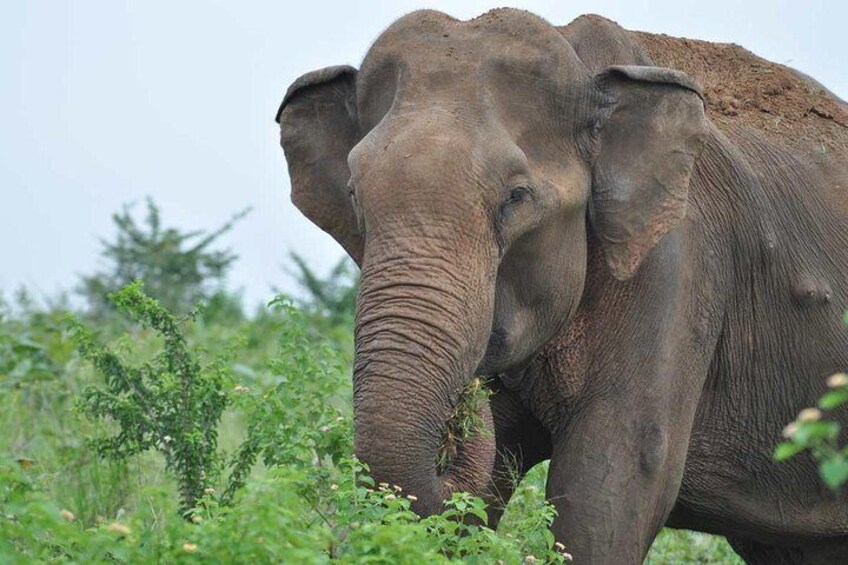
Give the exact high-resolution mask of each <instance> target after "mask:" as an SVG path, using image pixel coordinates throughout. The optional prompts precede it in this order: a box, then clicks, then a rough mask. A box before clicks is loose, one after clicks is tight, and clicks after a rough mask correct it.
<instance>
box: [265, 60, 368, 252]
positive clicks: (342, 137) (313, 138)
mask: <svg viewBox="0 0 848 565" xmlns="http://www.w3.org/2000/svg"><path fill="white" fill-rule="evenodd" d="M277 122H279V124H280V144H281V145H282V146H283V151H284V152H285V154H286V161H287V162H288V165H289V177H290V178H291V187H292V192H291V199H292V202H293V203H294V205H295V206H297V207H298V209H299V210H300V211H301V212H303V214H304V215H305V216H306V217H307V218H309V219H310V220H311V221H312V222H313V223H314V224H315V225H317V226H318V227H319V228H321V229H322V230H324V231H325V232H327V233H329V234H330V235H332V236H333V237H334V238H335V239H336V241H338V242H339V243H340V244H341V245H342V247H344V249H345V251H347V253H348V254H349V255H350V256H351V257H352V258H353V260H354V261H356V263H357V264H358V265H359V264H361V263H362V253H363V237H362V234H361V233H360V231H359V227H358V225H357V220H356V214H355V212H354V209H353V206H352V204H351V200H350V197H349V195H348V188H347V183H348V179H349V178H350V169H349V168H348V165H347V155H348V153H349V152H350V150H351V149H352V148H353V146H354V145H356V143H358V142H359V140H360V138H361V137H362V136H361V135H360V133H359V126H358V124H357V117H356V69H354V68H353V67H348V66H337V67H327V68H325V69H320V70H317V71H313V72H311V73H307V74H305V75H303V76H302V77H300V78H298V79H297V80H296V81H294V83H292V85H291V86H290V87H289V89H288V91H287V92H286V95H285V97H284V98H283V102H282V104H280V109H279V111H278V112H277Z"/></svg>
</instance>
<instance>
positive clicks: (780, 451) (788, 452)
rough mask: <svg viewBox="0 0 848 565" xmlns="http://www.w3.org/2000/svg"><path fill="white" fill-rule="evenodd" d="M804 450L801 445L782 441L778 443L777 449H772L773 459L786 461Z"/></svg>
mask: <svg viewBox="0 0 848 565" xmlns="http://www.w3.org/2000/svg"><path fill="white" fill-rule="evenodd" d="M803 450H804V446H803V445H799V444H797V443H792V442H788V441H787V442H783V443H781V444H778V446H777V449H775V450H774V460H775V461H786V460H787V459H789V458H790V457H793V456H795V455H797V454H798V453H800V452H801V451H803Z"/></svg>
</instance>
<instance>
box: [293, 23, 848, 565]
mask: <svg viewBox="0 0 848 565" xmlns="http://www.w3.org/2000/svg"><path fill="white" fill-rule="evenodd" d="M650 64H651V63H650V60H649V59H648V58H647V56H646V55H645V54H644V53H643V52H642V51H641V50H640V49H639V47H638V46H637V45H636V44H635V43H634V42H633V40H632V39H631V38H630V36H629V34H628V33H627V32H626V31H624V30H622V29H621V28H619V27H618V26H616V25H615V24H612V23H611V22H608V21H606V20H603V19H601V18H598V17H583V18H579V19H578V20H575V22H572V23H571V24H570V25H568V26H566V27H564V28H556V27H554V26H552V25H550V24H548V23H547V22H545V21H543V20H541V19H539V18H537V17H535V16H533V15H531V14H528V13H524V12H519V11H515V10H498V11H495V12H490V13H489V14H486V15H485V16H482V17H480V18H477V19H475V20H472V21H468V22H459V21H456V20H454V19H452V18H450V17H448V16H446V15H444V14H441V13H438V12H432V11H423V12H416V13H413V14H411V15H409V16H406V17H403V18H401V19H400V20H398V21H397V22H395V23H394V24H393V25H392V26H391V27H390V28H389V29H387V30H386V31H385V32H384V33H383V34H382V35H381V36H380V37H379V38H378V39H377V41H376V42H375V43H374V45H373V46H372V48H371V50H370V51H369V52H368V54H367V56H366V57H365V60H364V61H363V63H362V65H361V68H360V69H359V70H358V71H357V70H356V69H354V68H351V67H330V68H327V69H322V70H319V71H316V72H313V73H309V74H307V75H305V76H303V77H301V78H299V79H298V80H297V81H296V82H295V83H294V84H293V85H292V86H291V87H290V88H289V91H288V92H287V93H286V96H285V100H284V101H283V104H282V106H281V109H280V114H279V115H278V119H279V121H280V125H281V132H282V133H281V136H282V145H283V148H284V150H285V154H286V159H287V161H288V165H289V173H290V176H291V180H292V200H293V201H294V203H295V204H296V205H297V206H298V207H299V208H300V209H301V210H302V211H303V212H304V214H306V215H307V216H308V217H309V218H310V219H311V220H312V221H313V222H314V223H315V224H317V225H318V226H319V227H321V228H322V229H324V230H326V231H327V232H329V233H330V234H332V235H333V236H334V237H335V238H336V239H337V240H338V241H339V243H341V245H343V246H344V248H345V249H346V250H347V252H348V253H349V254H350V255H351V256H352V257H353V258H354V259H355V260H356V262H357V263H358V264H359V265H360V266H361V269H362V290H361V294H360V295H359V298H358V302H357V317H356V335H355V338H356V358H355V366H354V375H353V380H354V413H355V429H356V439H355V443H356V453H357V455H358V456H359V457H360V458H361V459H363V460H364V461H365V462H366V463H368V464H369V465H370V467H371V471H372V474H373V476H374V477H375V478H376V479H377V480H378V481H386V482H389V483H393V484H398V485H401V486H402V487H403V489H404V492H406V493H410V494H415V495H416V496H417V498H418V500H417V502H415V503H414V504H413V508H414V509H415V510H416V511H418V512H419V513H421V514H425V515H426V514H430V513H433V512H437V511H439V509H440V508H441V507H442V501H443V499H444V498H445V497H446V496H448V495H449V494H450V493H451V492H452V491H454V490H455V489H464V490H470V491H472V492H475V493H477V494H481V495H483V496H485V497H487V498H488V499H489V500H490V501H491V502H492V510H491V516H490V518H491V521H492V523H493V524H495V523H496V522H497V520H498V518H499V517H500V511H501V510H500V509H501V508H502V506H503V504H504V503H505V502H506V500H508V498H509V496H510V494H511V489H512V485H511V482H510V481H509V480H507V479H506V478H505V476H506V475H507V474H508V467H509V464H510V461H512V460H517V461H518V462H519V465H518V466H519V472H520V473H524V472H525V471H526V470H527V469H529V468H530V467H531V466H532V465H534V464H535V463H537V462H539V461H541V460H544V459H547V458H550V459H551V465H550V472H549V477H548V487H547V496H548V499H549V500H550V501H551V502H552V503H553V504H554V505H555V506H556V508H557V510H558V511H559V515H558V517H557V519H556V521H555V523H554V525H553V529H554V533H555V534H556V537H557V539H559V540H561V541H562V542H564V543H566V544H567V546H568V548H569V551H570V552H571V553H573V554H574V556H575V560H576V561H577V562H579V563H611V564H626V563H638V562H641V560H642V559H643V558H644V556H645V554H646V552H647V550H648V548H649V547H650V544H651V542H652V541H653V539H654V537H655V535H656V534H657V532H658V530H659V529H660V528H661V527H662V526H663V525H665V524H667V525H670V526H672V527H679V528H691V529H696V530H701V531H706V532H713V533H718V534H723V535H727V536H728V538H729V539H730V542H731V544H732V545H733V547H734V548H735V549H736V550H737V551H738V552H740V554H742V555H743V556H744V557H745V558H746V559H747V560H748V562H750V563H770V564H771V563H796V562H797V563H801V562H810V563H826V562H842V563H845V562H848V553H846V533H848V507H847V506H846V501H845V498H844V497H843V496H840V497H837V496H833V495H830V494H829V493H828V492H826V490H825V489H824V488H822V486H821V484H820V481H819V480H818V479H817V475H816V469H815V465H814V463H813V462H812V460H811V459H810V458H808V457H806V456H804V457H800V458H798V459H796V460H793V461H791V462H789V463H786V464H781V465H777V464H775V463H773V462H772V460H771V453H772V450H773V448H774V445H775V444H776V443H777V442H778V441H779V439H780V430H781V428H782V426H783V424H785V423H786V422H788V421H791V420H792V419H793V418H794V416H795V415H796V413H797V412H798V411H799V410H800V409H801V408H804V407H806V406H810V405H813V404H814V403H815V400H816V399H817V398H818V396H819V395H820V394H821V393H822V392H823V391H824V389H825V385H824V378H825V377H826V376H827V375H828V374H830V373H831V372H834V371H836V370H840V369H846V368H848V340H846V337H848V336H846V330H845V328H844V327H843V325H842V323H841V314H842V312H843V311H844V310H845V307H846V304H848V296H846V292H848V280H846V278H848V277H846V275H848V268H846V264H848V256H847V255H848V241H846V239H848V237H846V234H848V226H846V218H847V217H848V215H847V214H848V197H846V194H845V189H846V187H848V174H846V171H845V168H844V166H836V165H832V164H831V165H825V164H823V163H821V162H820V161H821V159H819V161H818V162H817V161H814V160H813V159H812V158H806V157H804V156H801V155H798V154H795V153H791V152H789V151H788V150H785V149H782V148H780V147H778V146H776V145H774V144H772V143H770V142H767V141H766V140H764V139H763V138H762V137H761V136H759V135H758V134H757V133H756V132H753V131H750V130H745V129H743V128H739V129H738V131H737V130H734V131H732V132H725V133H722V132H720V131H719V130H718V129H717V128H716V127H715V126H713V125H712V124H711V122H710V121H709V120H707V119H706V118H705V115H704V106H703V103H702V99H701V97H700V94H699V92H698V88H697V86H696V85H695V84H694V83H693V82H692V81H691V79H689V78H688V77H687V76H685V75H683V74H682V73H679V72H676V71H671V70H668V69H661V68H656V67H652V66H650ZM639 65H643V66H639ZM842 163H844V160H843V161H842ZM475 374H486V375H490V376H491V377H492V379H493V387H494V388H495V389H496V393H495V394H494V396H493V397H492V400H491V402H490V407H488V408H486V409H484V410H483V414H482V415H483V416H484V417H485V418H486V420H487V421H489V422H492V421H493V422H494V431H495V433H494V438H492V437H491V436H488V437H487V436H486V434H481V436H479V437H476V438H473V439H471V440H469V441H468V442H467V443H466V444H465V445H463V446H462V448H461V449H460V452H459V453H458V455H457V457H456V458H455V459H454V461H453V462H452V464H451V466H450V468H449V469H448V470H447V471H446V472H444V473H443V474H441V475H440V474H439V473H438V472H437V468H436V452H437V448H438V445H439V443H440V441H441V439H442V437H443V434H444V431H445V426H446V421H447V419H448V416H449V414H450V411H451V408H452V407H453V406H454V404H455V403H456V402H457V398H458V395H459V392H460V390H461V388H462V386H463V383H465V382H466V381H467V380H468V379H469V378H470V377H471V376H473V375H475ZM687 453H688V455H687Z"/></svg>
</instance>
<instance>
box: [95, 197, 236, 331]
mask: <svg viewBox="0 0 848 565" xmlns="http://www.w3.org/2000/svg"><path fill="white" fill-rule="evenodd" d="M146 204H147V215H146V216H145V218H144V222H143V223H142V224H140V223H139V222H137V221H136V219H135V218H134V217H133V214H132V207H131V206H129V205H126V206H124V207H123V209H122V210H121V211H120V212H118V213H116V214H113V215H112V221H113V222H114V223H115V228H116V229H117V235H116V237H115V241H112V242H110V241H104V240H101V244H102V246H103V249H102V250H101V256H102V257H103V259H104V269H105V270H103V271H101V272H98V273H95V274H93V275H90V276H86V277H83V278H82V280H81V281H80V285H79V288H78V292H79V293H80V294H81V295H82V296H83V297H84V298H85V299H86V301H87V302H88V313H89V314H90V315H94V316H97V317H100V318H102V317H103V316H105V315H107V314H109V313H111V312H112V303H111V301H110V300H109V295H110V294H111V293H113V292H117V291H118V290H119V289H121V288H123V287H124V286H126V285H128V284H130V283H131V282H133V281H135V280H141V281H144V285H145V288H146V289H147V292H148V294H150V295H151V296H152V297H154V298H156V299H157V300H159V302H161V303H162V305H163V306H165V308H167V309H168V310H169V311H171V312H174V313H177V314H184V313H186V312H187V311H189V310H190V309H191V308H192V307H193V306H194V305H195V304H196V303H197V302H199V301H209V300H210V299H211V298H212V297H213V296H214V295H215V294H216V293H217V292H221V291H222V289H223V282H224V279H225V278H226V275H227V272H228V271H229V269H230V267H231V266H232V264H233V262H234V261H236V259H237V258H238V256H237V255H236V254H235V253H233V252H231V251H228V250H211V249H210V247H211V246H212V245H213V244H214V243H216V242H217V241H218V240H219V239H220V237H221V236H222V235H224V234H225V233H227V232H228V231H230V230H231V229H232V228H233V226H234V225H235V224H236V223H237V222H238V221H239V220H241V219H242V218H244V217H245V216H246V215H247V214H248V213H249V212H250V210H249V209H245V210H243V211H241V212H239V213H238V214H236V215H234V216H233V217H232V218H231V219H230V220H229V221H228V222H227V223H225V224H224V225H223V226H221V227H220V228H218V229H217V230H214V231H213V232H211V233H206V232H204V231H192V232H182V231H180V230H179V229H177V228H163V227H162V218H161V214H160V211H159V207H158V206H156V203H155V202H153V200H152V199H150V198H148V199H147V200H146Z"/></svg>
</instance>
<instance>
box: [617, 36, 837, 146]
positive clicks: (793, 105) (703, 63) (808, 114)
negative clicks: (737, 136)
mask: <svg viewBox="0 0 848 565" xmlns="http://www.w3.org/2000/svg"><path fill="white" fill-rule="evenodd" d="M631 33H632V37H634V38H635V40H636V41H637V43H638V44H639V46H640V47H641V48H642V49H643V50H644V51H645V52H646V53H647V54H648V56H649V57H650V58H651V60H652V61H653V63H654V64H655V65H658V66H663V67H670V68H673V69H677V70H680V71H683V72H685V73H687V74H689V75H690V76H692V77H693V78H694V79H695V80H696V81H697V82H698V83H699V84H700V85H701V87H702V88H703V91H704V98H705V101H706V105H707V115H708V116H709V118H710V119H711V120H712V121H713V123H715V124H716V126H718V127H719V128H720V129H722V130H723V131H725V132H729V131H731V130H733V129H734V128H738V127H740V126H743V127H746V128H753V129H755V130H757V131H761V132H763V134H764V135H766V136H767V137H769V138H771V139H772V140H774V141H779V142H781V143H783V144H786V145H789V146H791V147H793V148H795V149H802V150H806V151H809V152H813V151H822V150H824V151H827V152H835V153H838V154H841V155H848V105H846V104H845V102H844V101H842V100H841V99H839V98H837V97H836V96H835V95H833V93H831V92H830V91H828V90H827V89H826V88H824V87H823V86H822V85H821V84H820V83H818V82H817V81H815V80H814V79H811V78H809V77H807V75H804V74H803V73H799V72H798V71H795V70H794V69H791V68H789V67H786V66H784V65H780V64H777V63H773V62H771V61H767V60H766V59H763V58H761V57H758V56H757V55H754V54H753V53H751V52H750V51H748V50H746V49H743V48H742V47H740V46H738V45H735V44H728V43H711V42H708V41H699V40H692V39H683V38H677V37H670V36H668V35H657V34H651V33H644V32H631Z"/></svg>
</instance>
